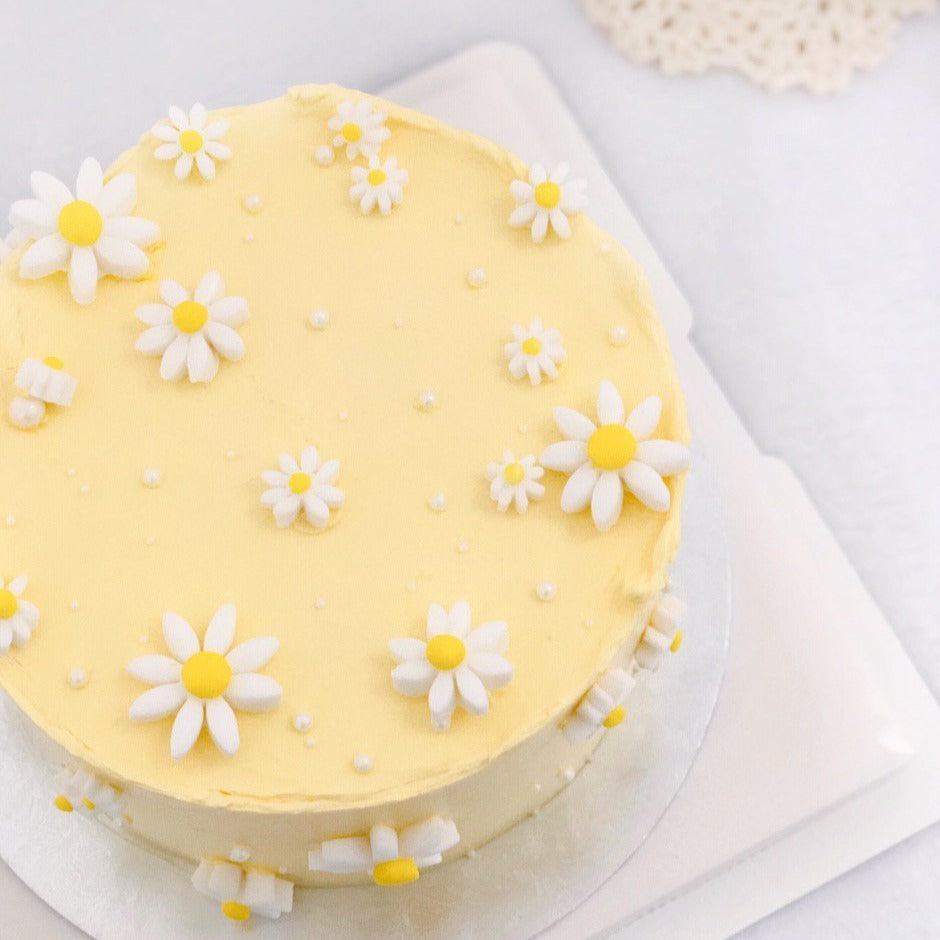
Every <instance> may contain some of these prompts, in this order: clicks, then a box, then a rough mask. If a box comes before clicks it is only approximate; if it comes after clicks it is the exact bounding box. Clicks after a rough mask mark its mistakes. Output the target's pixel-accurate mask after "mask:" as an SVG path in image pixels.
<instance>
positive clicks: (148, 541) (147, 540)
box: [144, 535, 157, 545]
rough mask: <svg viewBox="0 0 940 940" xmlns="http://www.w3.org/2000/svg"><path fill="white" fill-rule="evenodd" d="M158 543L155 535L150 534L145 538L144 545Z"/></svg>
mask: <svg viewBox="0 0 940 940" xmlns="http://www.w3.org/2000/svg"><path fill="white" fill-rule="evenodd" d="M156 544H157V539H156V537H155V536H153V535H148V536H147V538H145V539H144V545H156Z"/></svg>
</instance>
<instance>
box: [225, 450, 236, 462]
mask: <svg viewBox="0 0 940 940" xmlns="http://www.w3.org/2000/svg"><path fill="white" fill-rule="evenodd" d="M225 459H226V460H234V459H235V451H234V450H227V451H226V452H225Z"/></svg>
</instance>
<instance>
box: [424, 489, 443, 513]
mask: <svg viewBox="0 0 940 940" xmlns="http://www.w3.org/2000/svg"><path fill="white" fill-rule="evenodd" d="M428 507H429V508H430V509H433V510H434V511H435V512H443V511H444V510H445V509H446V508H447V497H446V496H445V495H444V494H443V493H433V494H432V495H431V497H430V498H429V499H428Z"/></svg>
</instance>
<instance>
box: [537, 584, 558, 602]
mask: <svg viewBox="0 0 940 940" xmlns="http://www.w3.org/2000/svg"><path fill="white" fill-rule="evenodd" d="M557 593H558V588H557V587H556V586H555V584H554V582H552V581H542V582H541V583H540V584H539V586H538V587H537V588H536V589H535V594H536V596H537V597H538V599H539V600H540V601H553V600H554V599H555V595H556V594H557Z"/></svg>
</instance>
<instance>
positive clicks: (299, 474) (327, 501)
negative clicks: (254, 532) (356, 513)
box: [261, 447, 345, 529]
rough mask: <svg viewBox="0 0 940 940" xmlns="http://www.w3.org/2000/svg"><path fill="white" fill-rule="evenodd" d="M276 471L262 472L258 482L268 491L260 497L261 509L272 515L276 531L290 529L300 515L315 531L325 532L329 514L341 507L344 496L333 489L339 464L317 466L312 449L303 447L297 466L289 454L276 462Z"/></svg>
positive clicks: (318, 464)
mask: <svg viewBox="0 0 940 940" xmlns="http://www.w3.org/2000/svg"><path fill="white" fill-rule="evenodd" d="M277 462H278V466H279V468H280V469H278V470H265V471H264V473H262V474H261V479H262V480H263V481H264V482H265V483H266V484H267V485H268V486H269V487H270V489H268V490H265V491H264V493H263V494H262V496H261V505H262V506H267V507H268V508H269V509H271V511H272V512H273V513H274V519H275V521H276V522H277V525H278V528H280V529H284V528H287V526H289V525H291V524H292V523H293V522H294V521H295V520H296V519H297V517H298V516H299V515H300V510H301V509H303V511H304V518H306V520H307V522H309V523H310V525H312V526H313V527H314V528H316V529H323V528H326V525H327V523H328V522H329V521H330V510H331V509H339V508H340V506H342V505H343V500H344V498H345V497H344V494H343V491H342V490H341V489H339V488H338V487H336V486H334V485H333V483H334V482H335V480H336V478H337V477H338V476H339V461H338V460H327V461H326V462H325V463H323V464H321V463H320V455H319V453H318V452H317V449H316V447H306V448H304V451H303V453H302V454H301V455H300V463H298V462H297V461H296V460H294V458H293V457H291V455H290V454H281V456H280V457H278V458H277Z"/></svg>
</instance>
